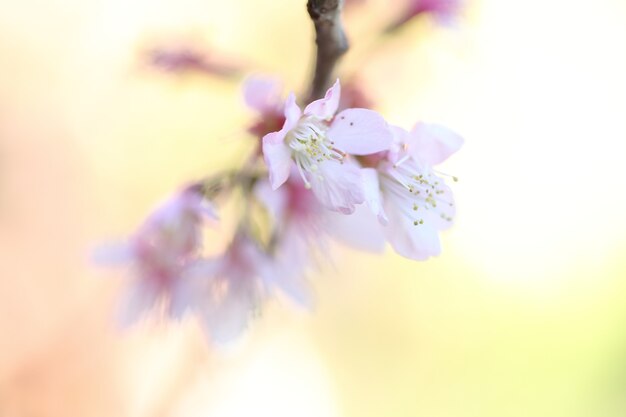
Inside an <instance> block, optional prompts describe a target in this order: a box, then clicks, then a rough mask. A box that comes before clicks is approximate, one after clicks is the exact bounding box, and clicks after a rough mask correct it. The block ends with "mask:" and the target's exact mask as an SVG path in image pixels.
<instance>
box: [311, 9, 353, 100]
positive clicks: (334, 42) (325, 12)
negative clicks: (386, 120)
mask: <svg viewBox="0 0 626 417" xmlns="http://www.w3.org/2000/svg"><path fill="white" fill-rule="evenodd" d="M306 7H307V10H308V12H309V16H311V20H313V23H314V24H315V34H316V36H315V43H316V44H317V56H316V61H315V72H314V74H313V81H312V83H311V90H310V91H309V102H311V101H313V100H316V99H318V98H320V97H322V96H323V95H324V93H325V92H326V90H327V89H328V87H330V86H331V84H332V82H333V81H334V80H333V73H334V69H335V66H336V65H337V61H339V58H341V56H342V55H343V54H345V53H346V51H347V50H348V46H349V45H348V39H347V37H346V33H345V32H344V30H343V24H342V23H341V10H342V9H343V0H308V1H307V5H306Z"/></svg>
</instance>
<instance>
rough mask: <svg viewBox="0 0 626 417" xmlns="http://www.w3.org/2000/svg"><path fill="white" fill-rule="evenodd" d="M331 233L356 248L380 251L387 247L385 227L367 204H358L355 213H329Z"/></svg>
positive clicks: (328, 223)
mask: <svg viewBox="0 0 626 417" xmlns="http://www.w3.org/2000/svg"><path fill="white" fill-rule="evenodd" d="M327 225H328V231H329V233H330V234H331V235H332V236H333V237H334V238H336V239H337V240H338V241H340V242H342V243H345V244H346V245H349V246H351V247H353V248H355V249H358V250H364V251H368V252H375V253H380V252H382V251H383V250H384V249H385V236H384V234H383V228H382V226H381V225H380V223H379V222H378V220H377V219H376V216H374V214H372V212H371V211H370V210H369V209H368V208H367V207H365V206H363V205H360V206H357V207H356V209H355V210H354V213H352V214H350V215H348V216H346V215H345V214H341V213H334V212H331V213H328V215H327Z"/></svg>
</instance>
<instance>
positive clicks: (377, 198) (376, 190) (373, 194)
mask: <svg viewBox="0 0 626 417" xmlns="http://www.w3.org/2000/svg"><path fill="white" fill-rule="evenodd" d="M361 175H362V177H363V193H364V195H365V202H366V203H367V205H368V206H369V208H370V210H372V213H374V214H375V215H376V217H377V218H378V221H379V222H380V223H381V224H382V225H386V224H387V222H388V219H387V215H386V214H385V210H384V209H383V197H382V194H381V192H380V184H379V182H378V172H377V171H376V170H375V169H374V168H363V169H362V170H361Z"/></svg>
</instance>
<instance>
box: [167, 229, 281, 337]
mask: <svg viewBox="0 0 626 417" xmlns="http://www.w3.org/2000/svg"><path fill="white" fill-rule="evenodd" d="M267 265H268V258H267V256H266V254H265V253H264V252H263V250H262V249H261V248H260V247H259V246H258V245H257V244H256V243H255V242H254V241H253V240H252V239H251V238H250V237H249V236H248V234H247V233H246V232H244V231H242V230H240V231H238V232H237V233H236V234H235V236H234V238H233V240H232V242H231V243H230V245H229V246H228V248H227V249H226V251H225V252H224V253H223V254H221V255H219V256H216V257H213V258H208V259H202V260H199V261H197V262H196V263H194V264H193V265H192V266H191V267H190V268H188V269H187V270H186V271H185V272H184V275H183V276H182V278H181V280H182V281H184V282H185V285H181V286H179V287H178V288H177V293H176V294H175V296H174V300H175V303H176V304H175V306H174V308H175V310H176V311H177V312H178V313H179V314H182V313H183V312H184V311H187V310H190V311H192V312H194V313H196V314H197V315H198V316H199V318H200V320H201V322H202V324H203V325H204V327H205V330H206V331H207V333H208V335H209V337H210V339H211V340H213V341H214V342H217V343H227V342H230V341H231V340H233V339H235V338H236V337H237V336H239V335H240V334H241V332H242V331H243V330H245V328H246V327H247V325H248V322H249V321H250V319H251V318H252V317H253V316H255V315H256V314H258V312H259V311H260V309H261V306H262V304H263V302H264V301H265V299H266V298H267V296H268V294H269V292H270V288H271V287H270V285H269V284H270V283H268V282H267V281H266V280H267V277H266V276H265V273H266V271H267Z"/></svg>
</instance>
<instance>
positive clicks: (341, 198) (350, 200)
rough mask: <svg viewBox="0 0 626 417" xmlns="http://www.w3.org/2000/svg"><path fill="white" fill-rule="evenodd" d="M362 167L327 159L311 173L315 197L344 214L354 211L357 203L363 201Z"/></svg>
mask: <svg viewBox="0 0 626 417" xmlns="http://www.w3.org/2000/svg"><path fill="white" fill-rule="evenodd" d="M359 170H360V168H358V167H357V166H354V165H351V164H347V163H345V164H341V163H339V162H335V161H326V162H323V163H320V164H319V171H318V172H316V173H314V174H312V175H311V181H310V182H311V186H312V190H313V193H314V194H315V197H317V199H318V200H319V202H320V203H322V205H324V206H325V207H326V208H328V209H330V210H333V211H338V212H340V213H343V214H350V213H352V212H354V208H355V205H357V204H361V203H363V201H364V200H365V197H364V196H363V184H362V179H361V173H360V172H359Z"/></svg>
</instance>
